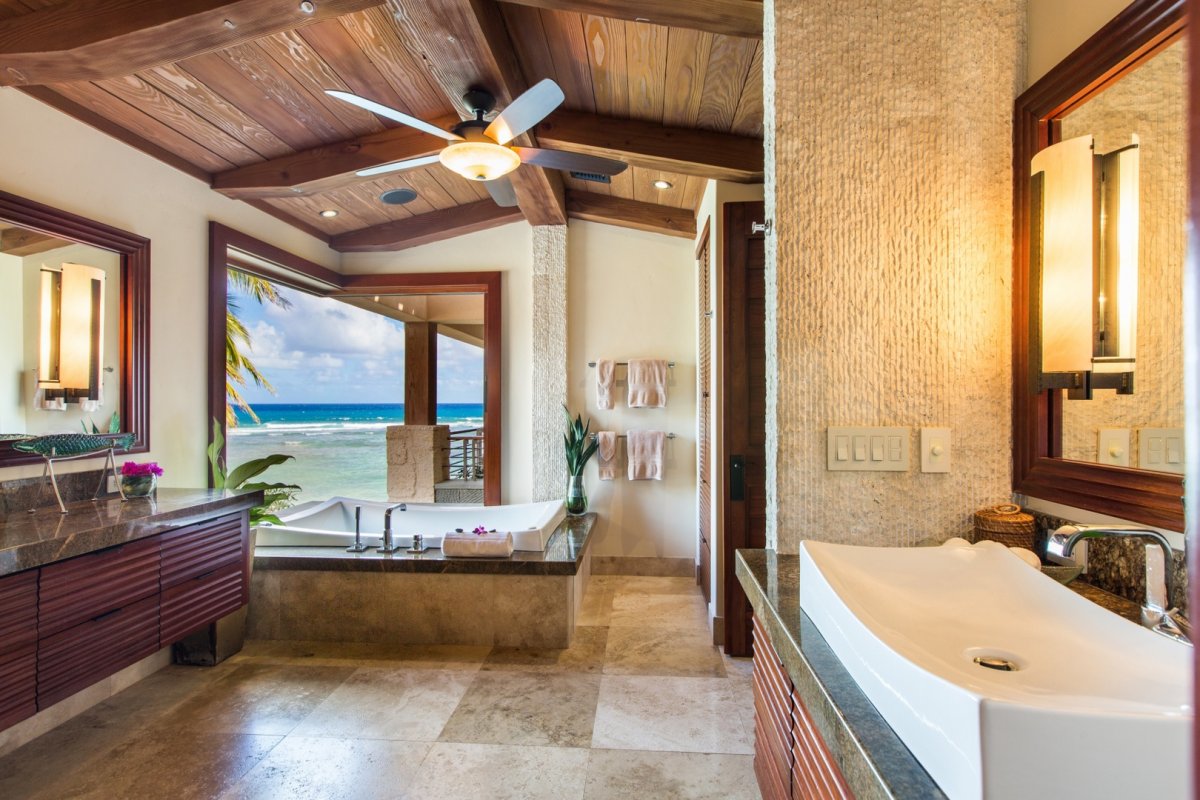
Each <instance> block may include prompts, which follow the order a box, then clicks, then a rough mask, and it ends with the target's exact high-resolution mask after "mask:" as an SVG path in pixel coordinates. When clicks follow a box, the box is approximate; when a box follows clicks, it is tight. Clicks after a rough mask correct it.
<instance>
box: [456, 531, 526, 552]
mask: <svg viewBox="0 0 1200 800" xmlns="http://www.w3.org/2000/svg"><path fill="white" fill-rule="evenodd" d="M512 553H513V537H512V534H511V533H508V532H507V531H506V532H504V533H500V532H498V531H490V532H489V533H484V534H475V533H457V532H455V533H447V534H446V535H445V536H443V537H442V555H444V556H447V557H449V558H508V557H509V556H511V555H512Z"/></svg>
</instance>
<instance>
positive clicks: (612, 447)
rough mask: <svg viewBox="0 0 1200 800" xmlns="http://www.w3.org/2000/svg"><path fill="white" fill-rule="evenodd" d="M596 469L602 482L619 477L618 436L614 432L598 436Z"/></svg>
mask: <svg viewBox="0 0 1200 800" xmlns="http://www.w3.org/2000/svg"><path fill="white" fill-rule="evenodd" d="M596 468H597V469H598V470H599V471H600V480H602V481H611V480H613V479H614V478H616V477H617V434H615V433H613V432H612V431H600V432H599V433H597V434H596Z"/></svg>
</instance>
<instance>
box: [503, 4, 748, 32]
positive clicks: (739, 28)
mask: <svg viewBox="0 0 1200 800" xmlns="http://www.w3.org/2000/svg"><path fill="white" fill-rule="evenodd" d="M503 2H506V3H512V4H513V5H520V6H532V7H534V8H548V9H552V10H555V11H574V12H577V13H580V14H592V15H594V16H597V17H613V18H615V19H624V20H629V21H631V22H652V23H654V24H655V25H665V26H667V27H669V28H690V29H692V30H697V31H707V32H709V33H722V34H725V35H727V36H744V37H746V38H750V39H761V38H762V35H763V4H762V0H503Z"/></svg>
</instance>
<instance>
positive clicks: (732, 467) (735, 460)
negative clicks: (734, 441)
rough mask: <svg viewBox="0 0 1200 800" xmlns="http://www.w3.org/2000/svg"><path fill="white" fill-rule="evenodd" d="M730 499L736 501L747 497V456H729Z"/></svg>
mask: <svg viewBox="0 0 1200 800" xmlns="http://www.w3.org/2000/svg"><path fill="white" fill-rule="evenodd" d="M729 499H730V500H733V501H735V502H737V501H741V500H745V499H746V457H745V456H730V457H729Z"/></svg>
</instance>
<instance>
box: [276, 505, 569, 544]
mask: <svg viewBox="0 0 1200 800" xmlns="http://www.w3.org/2000/svg"><path fill="white" fill-rule="evenodd" d="M393 505H396V504H395V503H388V502H378V501H373V500H355V499H353V498H349V497H333V498H330V499H329V500H324V501H313V502H309V503H301V504H300V505H298V506H296V507H294V508H290V509H288V511H287V512H286V513H284V514H280V515H279V519H280V520H281V521H282V522H283V525H264V526H262V527H260V528H259V529H258V532H257V539H256V546H257V547H347V546H349V545H350V544H351V543H352V542H353V541H354V509H355V507H356V506H358V507H361V508H362V540H363V543H364V544H367V545H370V546H372V547H378V546H379V545H380V544H382V542H383V512H384V509H386V508H388V507H389V506H393ZM406 508H407V510H405V511H401V510H400V509H399V508H397V509H396V510H395V511H393V512H392V535H393V536H394V537H395V543H396V544H397V545H399V546H402V547H409V546H410V545H411V544H412V536H413V534H414V533H419V534H421V535H422V536H423V537H425V546H426V547H441V546H442V536H443V535H444V534H446V533H450V532H452V531H455V530H460V529H461V530H464V531H470V530H473V529H475V528H476V527H478V526H480V525H482V526H484V527H485V528H487V529H488V530H496V531H500V532H510V533H512V535H513V547H514V549H516V550H545V549H546V542H547V541H549V539H550V535H551V534H552V533H554V530H555V529H556V528H557V527H558V526H559V523H561V522H562V521H563V519H565V518H566V513H567V512H566V509H564V508H563V504H562V501H561V500H555V501H552V502H548V503H522V504H518V505H508V506H461V505H448V504H444V503H443V504H434V503H408V504H407V505H406Z"/></svg>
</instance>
